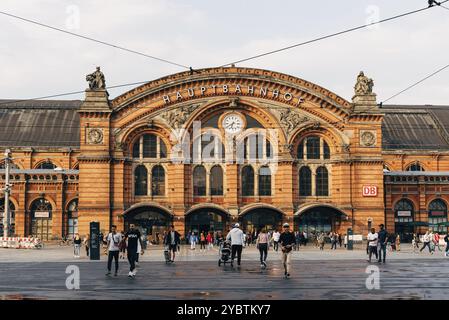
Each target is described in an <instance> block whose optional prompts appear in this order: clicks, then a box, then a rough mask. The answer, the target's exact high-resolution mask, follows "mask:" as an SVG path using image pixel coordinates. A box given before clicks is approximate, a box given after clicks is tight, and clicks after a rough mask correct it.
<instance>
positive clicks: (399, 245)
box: [396, 234, 401, 251]
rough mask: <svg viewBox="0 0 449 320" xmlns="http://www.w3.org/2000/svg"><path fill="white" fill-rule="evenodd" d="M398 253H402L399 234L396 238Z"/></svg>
mask: <svg viewBox="0 0 449 320" xmlns="http://www.w3.org/2000/svg"><path fill="white" fill-rule="evenodd" d="M396 251H401V236H400V235H399V234H398V235H397V236H396Z"/></svg>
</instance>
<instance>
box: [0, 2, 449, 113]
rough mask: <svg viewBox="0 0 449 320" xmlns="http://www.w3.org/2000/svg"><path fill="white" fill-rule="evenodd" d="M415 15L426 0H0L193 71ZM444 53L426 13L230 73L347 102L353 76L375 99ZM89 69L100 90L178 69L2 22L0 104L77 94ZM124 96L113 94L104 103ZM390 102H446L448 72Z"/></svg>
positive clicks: (439, 18)
mask: <svg viewBox="0 0 449 320" xmlns="http://www.w3.org/2000/svg"><path fill="white" fill-rule="evenodd" d="M425 6H427V0H379V1H375V0H372V1H365V0H339V1H335V0H321V1H304V0H279V1H267V0H246V1H242V0H226V1H211V0H191V1H186V0H184V1H181V0H178V1H175V0H166V1H164V0H127V1H123V0H102V1H100V0H90V1H75V0H73V1H65V0H57V1H56V0H21V1H17V0H1V1H0V11H5V12H8V13H11V14H14V15H18V16H22V17H24V18H28V19H32V20H36V21H39V22H42V23H45V24H49V25H52V26H55V27H57V28H61V29H64V30H67V31H70V32H75V33H79V34H82V35H85V36H89V37H92V38H96V39H98V40H102V41H106V42H110V43H113V44H116V45H120V46H123V47H126V48H129V49H132V50H136V51H141V52H143V53H146V54H149V55H153V56H157V57H160V58H163V59H167V60H171V61H174V62H177V63H179V64H182V65H186V66H192V67H193V68H203V67H215V66H219V65H223V64H225V63H229V62H232V61H235V60H239V59H242V58H246V57H249V56H253V55H255V54H258V53H262V52H266V51H270V50H274V49H278V48H280V47H283V46H288V45H291V44H294V43H299V42H302V41H305V40H309V39H312V38H315V37H317V36H323V35H326V34H329V33H333V32H336V31H340V30H344V29H346V28H350V27H354V26H358V25H362V24H366V23H369V22H372V21H375V20H378V19H385V18H387V17H390V16H393V15H397V14H401V13H404V12H407V11H411V10H415V9H419V8H422V7H425ZM447 7H449V2H448V5H447ZM448 52H449V10H444V9H442V8H433V9H430V10H426V11H424V12H420V13H417V14H414V15H410V16H407V17H404V18H401V19H397V20H394V21H390V22H386V23H382V24H380V25H378V26H373V27H370V28H368V29H363V30H358V31H354V32H351V33H348V34H345V35H342V36H338V37H335V38H332V39H326V40H323V41H319V42H316V43H313V44H310V45H307V46H302V47H298V48H294V49H291V50H288V51H285V52H282V53H278V54H274V55H270V56H266V57H263V58H259V59H255V60H252V61H248V62H243V63H241V64H238V66H241V67H256V68H261V69H268V70H274V71H278V72H283V73H286V74H290V75H293V76H296V77H299V78H302V79H305V80H307V81H310V82H313V83H316V84H318V85H320V86H322V87H325V88H327V89H329V90H330V91H333V92H335V93H336V94H338V95H340V96H342V97H343V98H346V99H348V100H350V99H351V97H352V95H353V90H354V89H353V87H354V84H355V79H356V76H357V74H358V72H359V71H361V70H363V71H364V72H365V75H367V76H368V77H370V78H372V79H373V80H374V92H375V93H376V94H377V100H378V102H380V101H384V100H385V99H386V98H388V97H390V96H392V95H393V94H395V93H397V92H399V91H400V90H402V89H404V88H405V87H407V86H409V85H410V84H412V83H414V82H415V81H418V80H419V79H421V78H423V77H425V76H426V75H428V74H430V73H432V72H434V71H436V70H437V69H439V68H441V67H443V66H445V65H447V64H449V54H448ZM97 65H98V66H101V69H102V71H103V72H104V74H105V77H106V84H107V85H108V86H114V85H120V84H126V83H133V82H139V81H150V80H154V79H157V78H160V77H163V76H166V75H169V74H172V73H176V72H180V71H184V70H185V69H182V68H180V67H176V66H173V65H169V64H165V63H162V62H159V61H155V60H152V59H149V58H146V57H142V56H138V55H135V54H132V53H128V52H123V51H121V50H118V49H115V48H111V47H107V46H104V45H101V44H98V43H93V42H90V41H87V40H84V39H79V38H76V37H73V36H70V35H67V34H64V33H61V32H57V31H53V30H50V29H46V28H42V27H39V26H36V25H32V24H29V23H26V22H23V21H19V20H16V19H13V18H11V17H7V16H4V15H1V14H0V71H1V76H0V99H29V98H35V97H42V96H48V95H54V94H60V93H67V92H75V91H82V90H84V89H85V88H87V83H86V81H85V75H86V74H88V73H91V72H93V71H94V70H95V67H96V66H97ZM131 88H132V87H126V88H119V89H111V90H109V93H110V98H114V97H116V96H117V95H119V94H121V93H123V92H125V91H127V90H129V89H131ZM82 98H83V94H75V95H68V96H65V97H61V98H59V99H82ZM388 103H391V104H435V105H436V104H443V105H449V68H448V69H446V70H445V71H443V72H441V73H439V74H438V75H436V76H434V77H432V78H430V79H429V80H427V81H425V82H424V83H422V84H420V85H419V86H417V87H415V88H414V89H412V90H410V91H408V92H406V93H404V94H401V95H400V96H398V97H397V98H395V99H392V100H390V101H389V102H388Z"/></svg>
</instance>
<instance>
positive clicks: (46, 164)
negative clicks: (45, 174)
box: [36, 161, 56, 169]
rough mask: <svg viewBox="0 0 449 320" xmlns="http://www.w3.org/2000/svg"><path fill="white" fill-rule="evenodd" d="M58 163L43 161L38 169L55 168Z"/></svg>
mask: <svg viewBox="0 0 449 320" xmlns="http://www.w3.org/2000/svg"><path fill="white" fill-rule="evenodd" d="M55 168H56V165H55V164H54V163H53V162H51V161H44V162H41V163H40V164H39V165H38V166H37V167H36V169H55Z"/></svg>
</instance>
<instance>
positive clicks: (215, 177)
mask: <svg viewBox="0 0 449 320" xmlns="http://www.w3.org/2000/svg"><path fill="white" fill-rule="evenodd" d="M210 195H211V196H221V195H223V169H222V168H221V166H213V167H212V169H211V170H210Z"/></svg>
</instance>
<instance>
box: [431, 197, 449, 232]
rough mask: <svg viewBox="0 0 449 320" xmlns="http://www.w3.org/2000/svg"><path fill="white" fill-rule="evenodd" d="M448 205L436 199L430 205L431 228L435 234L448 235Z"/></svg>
mask: <svg viewBox="0 0 449 320" xmlns="http://www.w3.org/2000/svg"><path fill="white" fill-rule="evenodd" d="M445 223H447V205H446V203H445V202H444V201H443V200H441V199H435V200H433V201H432V202H431V203H430V204H429V228H431V229H432V230H433V231H434V232H439V233H446V232H447V226H446V225H445Z"/></svg>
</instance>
